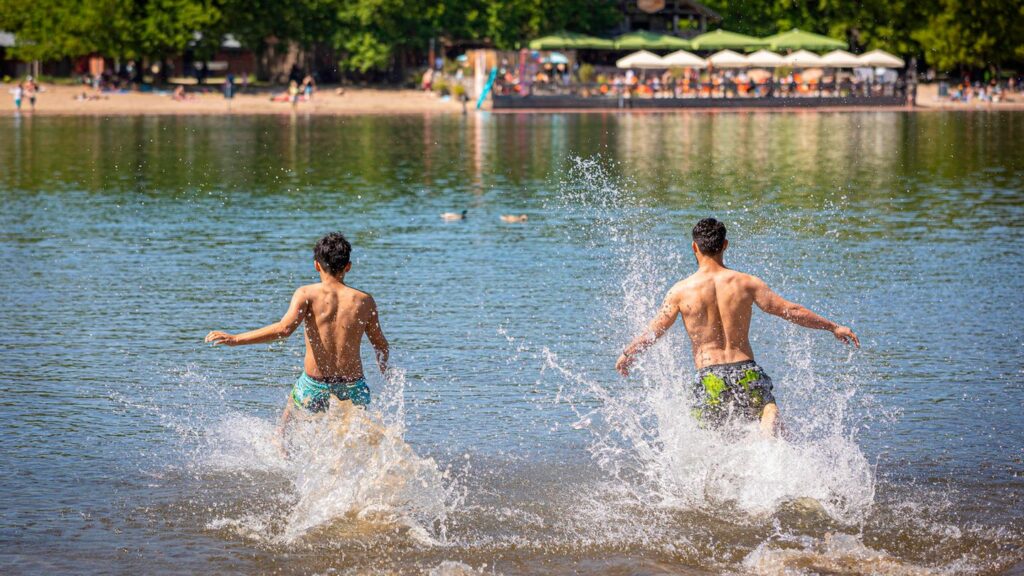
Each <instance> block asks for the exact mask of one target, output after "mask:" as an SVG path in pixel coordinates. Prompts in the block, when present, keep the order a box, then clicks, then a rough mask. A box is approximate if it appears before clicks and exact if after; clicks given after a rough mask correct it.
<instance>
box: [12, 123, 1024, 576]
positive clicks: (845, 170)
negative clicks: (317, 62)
mask: <svg viewBox="0 0 1024 576" xmlns="http://www.w3.org/2000/svg"><path fill="white" fill-rule="evenodd" d="M1022 139H1024V115H1021V114H1014V113H991V114H989V113H918V114H904V113H891V112H885V113H843V114H836V113H824V114H818V113H813V112H811V113H794V114H693V115H655V114H651V115H615V114H608V115H604V114H587V115H509V116H486V115H485V116H480V117H475V118H474V117H470V118H468V119H467V118H462V117H460V116H430V117H415V116H405V117H365V118H329V117H316V118H313V117H303V116H298V117H292V116H282V117H223V118H206V117H202V118H199V117H197V118H188V117H179V118H162V117H161V118H158V117H151V118H147V117H135V118H112V119H104V118H47V117H37V118H33V117H22V118H14V119H11V118H4V119H2V120H0V199H2V202H3V205H2V208H0V269H2V270H3V273H2V275H0V305H2V306H0V310H2V312H0V321H2V324H3V325H4V326H5V328H6V329H5V330H3V331H2V332H0V391H2V392H3V397H4V399H3V400H0V434H2V436H0V439H2V440H3V444H4V446H3V449H2V450H0V469H3V470H4V474H3V475H2V476H0V489H2V493H3V494H4V495H5V498H4V501H3V504H0V571H2V572H4V573H12V574H14V573H24V574H29V573H58V572H70V573H111V572H113V573H138V572H145V573H180V572H218V573H247V574H249V573H298V574H306V573H309V574H312V573H328V572H332V571H334V572H339V573H348V572H354V573H376V572H391V573H410V572H411V573H417V572H424V573H429V572H431V571H434V573H442V574H444V573H453V574H461V573H469V570H470V569H477V568H481V567H482V566H484V565H486V567H485V568H483V571H484V572H487V573H490V571H491V570H494V571H496V572H498V573H507V574H519V573H605V574H633V573H645V574H660V573H667V574H675V573H681V574H690V573H694V574H703V573H735V572H740V573H743V572H753V573H775V572H780V571H782V570H783V569H789V570H791V571H792V572H791V573H809V574H810V573H894V574H908V573H921V572H918V571H925V572H929V571H936V572H941V573H964V574H975V573H1001V572H1004V571H1011V572H1013V571H1017V572H1019V571H1020V570H1022V567H1021V564H1020V563H1021V562H1022V561H1024V548H1022V546H1021V542H1022V538H1024V512H1022V510H1024V400H1022V398H1024V361H1022V358H1024V348H1022V347H1024V338H1022V336H1021V333H1020V329H1019V327H1020V326H1021V325H1024V311H1022V309H1021V305H1022V304H1024V302H1022V297H1021V294H1022V293H1024V243H1022V240H1024V179H1022V177H1024V152H1022V148H1021V146H1020V142H1021V141H1022ZM462 209H467V210H468V211H469V218H468V220H466V221H465V222H456V223H444V222H442V221H441V219H440V218H439V217H438V215H439V214H440V213H441V212H446V211H458V210H462ZM508 213H515V214H519V213H524V214H527V215H529V220H528V222H526V223H524V224H518V225H513V224H506V223H503V222H501V221H500V220H499V218H498V216H499V215H500V214H508ZM709 214H712V215H717V216H719V217H720V218H722V219H723V220H725V221H726V222H727V223H728V225H729V227H730V233H729V234H730V238H731V239H732V240H731V242H732V244H731V246H732V248H731V249H730V254H729V255H728V257H727V261H728V262H729V263H730V264H731V265H733V266H735V267H737V268H739V269H742V270H745V271H748V272H751V273H754V274H757V275H759V276H761V277H763V278H765V279H766V280H767V281H768V282H769V283H770V284H772V285H773V286H774V287H775V288H776V289H777V290H778V291H779V292H781V293H782V294H783V295H785V296H787V297H789V298H791V299H793V300H796V301H798V302H802V303H804V304H807V305H808V306H810V307H812V308H814V309H816V310H818V311H820V312H822V313H823V314H825V315H827V316H829V317H833V318H835V319H836V320H838V321H841V322H845V323H849V324H850V325H851V326H853V327H854V329H855V330H857V331H858V333H859V334H860V335H861V338H862V340H863V343H864V347H863V349H862V350H860V351H858V352H856V353H851V352H850V351H849V350H845V349H843V348H842V347H840V346H839V345H838V344H836V343H835V341H834V340H833V339H832V338H831V337H830V336H829V335H828V334H824V333H809V332H805V331H801V330H799V329H796V328H792V327H787V326H785V325H784V323H783V322H782V321H781V320H778V319H772V318H767V317H763V316H758V317H756V318H755V323H754V328H753V340H754V346H755V351H756V352H757V354H758V360H759V362H760V363H762V364H763V365H764V366H765V367H766V369H767V370H768V371H769V372H770V373H771V374H772V376H773V379H774V380H775V383H776V388H777V390H776V395H777V397H778V398H779V402H780V406H781V409H782V411H783V414H784V416H786V417H787V421H788V422H789V423H790V426H791V428H792V430H793V440H792V445H769V444H765V443H763V442H762V443H758V442H755V441H750V442H746V441H745V442H741V443H739V444H737V445H732V444H731V443H729V442H727V441H726V440H725V439H722V438H715V437H714V436H712V435H709V434H708V433H706V432H704V431H699V430H694V429H692V427H691V426H689V424H688V422H689V421H688V420H687V417H686V414H688V402H689V400H688V398H689V396H688V395H687V394H686V393H685V391H686V390H687V389H688V386H689V377H690V371H691V370H692V364H691V361H690V359H689V350H688V347H687V346H686V344H685V341H684V340H683V337H682V336H681V335H680V334H678V333H677V334H674V335H673V337H672V338H670V340H669V341H668V342H666V343H665V344H664V345H662V346H661V347H660V348H659V351H658V352H657V353H656V354H654V355H652V356H651V358H650V359H649V360H648V362H647V364H646V365H645V366H644V369H642V370H641V371H640V373H639V374H638V375H637V376H636V377H635V378H633V379H631V380H629V381H624V380H622V379H620V378H619V377H618V376H617V375H615V373H614V371H613V370H612V366H613V363H614V360H615V357H616V355H617V354H618V351H619V350H620V349H621V346H622V345H623V344H624V343H625V342H626V341H627V340H628V338H629V337H630V336H631V335H632V333H633V332H634V331H635V330H636V329H637V328H638V327H639V326H641V325H642V324H643V322H645V321H646V320H647V319H648V318H649V316H650V315H651V314H652V313H653V311H654V310H655V308H656V306H657V304H658V301H659V300H660V298H661V296H662V295H663V293H664V291H665V290H666V289H667V288H668V287H669V286H670V285H671V283H672V282H673V281H674V280H676V279H679V278H681V277H683V276H685V275H687V274H689V273H690V272H691V271H692V269H693V263H692V258H691V257H690V256H689V253H688V250H689V244H688V240H687V234H688V230H689V228H690V227H691V226H692V224H693V222H695V220H696V219H698V218H699V217H703V216H705V215H709ZM329 230H341V231H343V232H345V233H346V234H347V235H348V236H349V237H350V239H351V240H352V241H353V243H354V244H355V247H356V252H355V255H354V258H355V260H354V268H353V271H352V273H351V275H350V281H351V283H352V284H353V285H355V286H357V287H360V288H362V289H365V290H368V291H370V292H372V293H373V294H374V296H375V298H376V300H377V301H378V303H379V304H380V306H381V310H382V318H383V322H384V328H385V331H386V333H387V335H388V337H389V339H390V340H391V343H392V347H393V353H394V356H395V363H396V364H397V365H398V366H399V367H400V368H402V369H403V370H404V375H405V378H404V381H402V382H399V383H397V384H393V385H391V386H387V385H384V383H383V382H381V381H380V379H379V378H376V377H373V378H371V381H370V385H371V388H373V389H374V394H375V398H377V400H376V405H377V406H379V407H380V410H382V412H383V413H384V418H385V419H386V421H387V422H390V423H391V424H392V428H391V429H392V430H396V431H398V432H401V434H402V436H401V438H404V441H405V442H407V443H408V445H409V447H410V448H411V450H413V451H415V453H416V454H418V455H419V456H421V457H427V458H431V459H433V461H421V460H419V459H411V460H410V458H412V457H411V456H395V455H393V454H392V455H386V456H385V455H380V454H378V455H376V456H373V457H370V456H367V457H366V458H365V459H362V458H363V456H360V455H356V453H355V452H352V451H347V450H346V449H345V448H344V447H342V446H340V444H335V443H333V441H330V440H327V441H324V442H323V447H317V448H314V449H312V450H313V451H312V452H311V454H312V456H313V457H314V458H312V461H313V462H316V461H326V460H331V461H336V462H339V463H340V467H341V468H342V469H344V470H356V471H359V474H363V473H365V474H367V476H361V477H360V478H364V480H365V478H374V477H375V476H374V475H373V474H374V473H375V471H379V470H380V469H381V467H382V466H384V464H381V462H391V463H392V465H393V468H388V470H389V471H390V472H389V473H394V474H396V475H398V476H401V475H402V474H404V473H405V472H403V470H406V469H408V468H410V467H412V466H413V465H412V464H409V462H414V463H415V466H425V467H426V468H424V469H427V468H429V469H430V470H435V471H438V476H439V475H440V474H441V473H445V472H446V473H447V476H446V477H445V478H443V479H437V478H434V477H433V476H430V474H427V476H430V480H429V481H424V483H423V485H424V486H425V488H424V491H423V492H422V493H419V492H417V493H416V494H417V495H416V496H415V497H414V498H412V500H413V501H412V502H411V503H410V502H403V503H401V504H396V503H395V502H393V501H391V500H389V499H388V498H389V493H388V490H390V488H388V486H390V484H387V483H381V486H383V487H382V488H380V487H378V488H379V489H380V493H377V492H372V491H371V492H372V494H371V493H370V492H366V491H365V489H366V486H365V482H364V481H363V480H358V479H357V480H353V481H352V482H353V483H352V484H346V482H348V480H344V481H342V480H338V474H337V473H336V471H335V472H331V471H324V470H320V469H316V467H315V466H313V465H311V464H308V462H307V463H303V462H298V463H296V462H294V461H293V462H282V461H280V460H279V459H278V458H277V457H276V455H275V454H274V453H273V451H272V450H270V449H269V448H268V442H267V438H269V434H270V431H271V430H272V428H273V424H274V421H275V419H276V417H277V414H278V410H279V408H280V406H281V405H282V403H283V399H284V397H285V395H286V394H287V391H288V387H289V386H290V384H291V382H292V381H293V380H294V378H295V376H296V375H297V373H298V370H299V367H300V361H301V342H300V341H299V339H298V338H296V337H293V340H292V341H290V342H288V343H285V344H276V345H274V346H270V347H267V346H261V347H252V348H249V349H231V350H222V349H210V348H208V347H206V346H204V345H203V344H202V337H203V335H204V334H205V333H206V332H207V331H208V330H210V329H215V328H218V329H220V328H222V329H228V330H241V329H246V328H253V327H257V326H260V325H263V324H265V323H269V322H271V321H274V320H276V319H277V318H278V317H279V316H278V315H279V314H280V313H281V312H283V310H284V308H285V307H286V305H287V300H288V298H289V296H290V294H291V292H292V290H294V288H295V287H296V286H298V285H299V284H302V283H307V282H312V281H314V280H315V275H314V271H313V269H312V262H311V255H310V247H311V245H312V244H313V242H315V240H316V239H317V238H318V237H319V235H321V234H323V233H324V232H326V231H329ZM309 433H310V434H313V436H304V437H302V439H301V441H304V442H305V441H310V442H311V441H312V440H311V439H315V438H320V439H321V440H323V438H325V437H323V436H316V435H315V434H316V433H317V432H316V430H313V431H311V432H309ZM719 442H720V443H721V444H717V443H719ZM359 454H362V453H359ZM364 456H365V455H364ZM374 458H376V459H374ZM389 458H390V460H389ZM417 470H419V469H417ZM367 471H368V472H367ZM428 472H429V470H428ZM346 473H347V472H346ZM419 473H422V470H420V472H417V474H419ZM402 477H403V478H405V477H404V476H402ZM410 477H412V476H410ZM415 478H416V479H417V481H418V480H419V479H420V478H421V477H420V476H415ZM360 482H364V483H363V484H361V483H360ZM431 482H433V483H431ZM415 483H416V482H409V484H415ZM428 484H429V486H428ZM376 489H377V488H375V490H376ZM375 505H376V508H375V507H374V506H375ZM368 509H373V513H367V512H366V510H368ZM311 518H312V520H311ZM801 570H802V571H803V572H801Z"/></svg>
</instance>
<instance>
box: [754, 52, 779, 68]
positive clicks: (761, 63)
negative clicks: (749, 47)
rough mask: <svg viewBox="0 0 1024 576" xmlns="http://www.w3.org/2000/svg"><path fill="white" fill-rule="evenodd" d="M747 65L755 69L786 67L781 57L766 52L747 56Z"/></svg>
mask: <svg viewBox="0 0 1024 576" xmlns="http://www.w3.org/2000/svg"><path fill="white" fill-rule="evenodd" d="M747 64H749V65H750V66H754V67H757V68H778V67H779V66H785V65H786V64H785V62H784V61H783V60H782V56H779V55H778V54H776V53H775V52H769V51H767V50H758V51H757V52H754V53H753V54H748V55H747Z"/></svg>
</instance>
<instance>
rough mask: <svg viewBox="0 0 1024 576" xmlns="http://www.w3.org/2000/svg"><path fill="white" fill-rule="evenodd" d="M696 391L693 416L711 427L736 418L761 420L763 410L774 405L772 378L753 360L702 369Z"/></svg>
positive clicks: (697, 380) (698, 376)
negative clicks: (769, 405)
mask: <svg viewBox="0 0 1024 576" xmlns="http://www.w3.org/2000/svg"><path fill="white" fill-rule="evenodd" d="M693 392H694V395H695V396H696V399H697V402H696V407H695V409H694V411H693V412H694V416H696V417H697V419H698V420H700V421H701V422H702V423H706V424H709V425H711V426H719V425H721V424H723V423H724V422H726V421H728V420H731V419H733V418H736V417H739V418H743V419H746V420H751V421H753V420H759V419H760V418H761V412H762V411H763V410H764V407H765V406H767V405H768V404H774V403H775V397H774V396H772V379H771V378H770V377H768V374H766V373H765V371H764V370H763V369H762V368H761V367H760V366H758V365H757V362H754V361H753V360H744V361H742V362H732V363H730V364H715V365H714V366H705V367H704V368H701V369H700V370H699V371H698V372H697V378H696V382H695V383H694V387H693Z"/></svg>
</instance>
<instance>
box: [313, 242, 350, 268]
mask: <svg viewBox="0 0 1024 576" xmlns="http://www.w3.org/2000/svg"><path fill="white" fill-rule="evenodd" d="M351 256H352V245H351V244H349V243H348V240H345V237H344V236H342V235H341V233H340V232H331V233H330V234H328V235H326V236H324V237H323V238H321V239H320V240H319V241H318V242H317V243H316V246H314V247H313V258H314V259H315V260H316V261H317V262H319V263H320V267H321V268H323V269H324V272H327V273H328V274H331V275H333V276H336V275H338V274H340V273H341V272H342V271H344V270H345V266H347V265H348V262H349V258H350V257H351Z"/></svg>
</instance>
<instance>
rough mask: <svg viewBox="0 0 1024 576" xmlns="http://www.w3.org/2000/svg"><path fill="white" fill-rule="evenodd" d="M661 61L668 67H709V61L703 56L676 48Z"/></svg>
mask: <svg viewBox="0 0 1024 576" xmlns="http://www.w3.org/2000/svg"><path fill="white" fill-rule="evenodd" d="M661 61H662V62H663V63H664V64H665V66H666V67H668V68H707V67H708V63H707V62H705V61H704V59H703V58H701V57H700V56H697V55H696V54H693V53H691V52H687V51H686V50H676V51H675V52H673V53H671V54H669V55H668V56H665V57H664V58H662V59H661Z"/></svg>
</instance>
